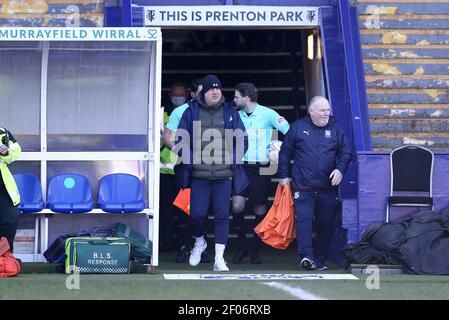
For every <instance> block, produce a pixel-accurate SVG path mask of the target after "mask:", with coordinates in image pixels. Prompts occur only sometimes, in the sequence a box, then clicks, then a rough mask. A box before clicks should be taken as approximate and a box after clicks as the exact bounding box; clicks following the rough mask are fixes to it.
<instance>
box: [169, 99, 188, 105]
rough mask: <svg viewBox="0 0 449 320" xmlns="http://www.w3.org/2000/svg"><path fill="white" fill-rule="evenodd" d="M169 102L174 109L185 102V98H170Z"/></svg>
mask: <svg viewBox="0 0 449 320" xmlns="http://www.w3.org/2000/svg"><path fill="white" fill-rule="evenodd" d="M170 100H171V103H173V105H174V106H175V107H179V106H180V105H182V104H184V103H185V102H186V97H172V98H171V99H170Z"/></svg>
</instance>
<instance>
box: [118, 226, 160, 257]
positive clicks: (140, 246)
mask: <svg viewBox="0 0 449 320" xmlns="http://www.w3.org/2000/svg"><path fill="white" fill-rule="evenodd" d="M113 236H114V237H120V238H125V239H128V240H129V242H130V244H131V254H130V256H131V258H132V259H133V260H134V261H135V262H143V263H149V262H150V261H151V255H152V251H153V243H152V242H151V240H150V239H148V238H146V237H144V236H143V235H141V234H140V233H138V232H137V231H134V230H132V229H131V227H130V226H128V225H126V224H123V223H117V224H116V225H115V228H114V233H113Z"/></svg>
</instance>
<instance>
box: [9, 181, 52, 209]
mask: <svg viewBox="0 0 449 320" xmlns="http://www.w3.org/2000/svg"><path fill="white" fill-rule="evenodd" d="M14 180H15V181H16V184H17V187H18V188H19V193H20V204H19V210H20V212H21V213H33V212H39V211H41V210H42V209H44V207H45V204H44V198H43V197H42V189H41V183H40V181H39V179H38V178H37V177H36V176H34V175H32V174H29V173H18V174H14Z"/></svg>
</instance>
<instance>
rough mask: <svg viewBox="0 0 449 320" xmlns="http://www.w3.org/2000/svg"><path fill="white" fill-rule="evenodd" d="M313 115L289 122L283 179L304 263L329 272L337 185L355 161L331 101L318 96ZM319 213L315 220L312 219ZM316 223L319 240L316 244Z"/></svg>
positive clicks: (282, 153) (280, 171)
mask: <svg viewBox="0 0 449 320" xmlns="http://www.w3.org/2000/svg"><path fill="white" fill-rule="evenodd" d="M308 112H309V114H308V115H307V116H306V117H304V118H302V119H299V120H297V121H296V122H295V123H293V125H291V126H290V130H289V131H288V132H287V135H286V136H285V137H284V141H283V143H282V147H281V151H280V153H279V169H278V175H279V178H280V181H279V183H280V184H281V185H286V184H288V183H289V181H290V180H289V164H290V161H291V160H294V165H293V170H292V175H291V176H292V186H291V187H292V191H293V198H294V201H295V213H296V239H297V241H298V254H299V257H300V266H301V267H302V268H304V269H308V270H310V269H317V270H326V269H327V266H326V264H325V258H326V255H327V252H328V251H329V242H330V237H331V235H332V228H333V226H334V220H335V215H336V210H337V204H338V201H339V198H338V185H339V184H340V182H341V179H342V177H343V174H344V173H345V171H346V169H347V168H348V165H349V163H350V162H351V158H352V156H351V153H350V150H349V147H348V142H347V139H346V137H345V134H344V131H343V129H342V128H341V127H340V126H339V125H338V124H337V122H336V121H335V119H334V118H333V117H332V116H331V108H330V104H329V101H328V100H327V99H326V98H324V97H321V96H316V97H314V98H313V99H312V100H311V101H310V103H309V108H308ZM314 217H315V219H313V218H314ZM312 227H315V231H316V238H315V239H314V241H313V245H312Z"/></svg>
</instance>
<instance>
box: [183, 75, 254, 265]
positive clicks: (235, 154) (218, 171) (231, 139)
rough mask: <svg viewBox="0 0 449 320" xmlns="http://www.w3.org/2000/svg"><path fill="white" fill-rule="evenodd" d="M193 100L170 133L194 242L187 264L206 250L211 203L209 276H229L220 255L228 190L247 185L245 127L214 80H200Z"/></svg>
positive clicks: (226, 229) (225, 234)
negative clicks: (212, 251) (243, 161)
mask: <svg viewBox="0 0 449 320" xmlns="http://www.w3.org/2000/svg"><path fill="white" fill-rule="evenodd" d="M202 85H203V89H202V90H201V92H200V94H199V96H198V99H197V101H195V102H194V103H193V104H191V106H190V108H187V109H186V110H185V111H184V113H183V115H182V117H181V120H180V122H179V126H178V129H177V131H176V135H177V137H178V138H177V144H176V146H175V149H178V150H179V155H180V159H181V165H182V173H183V183H182V187H183V188H186V187H190V188H191V196H190V224H191V226H192V233H193V235H194V237H195V245H194V247H193V249H192V251H191V254H190V258H189V264H190V265H191V266H196V265H198V264H199V263H200V260H201V254H202V253H203V251H204V250H206V247H207V243H206V241H205V240H204V233H205V220H206V218H207V211H208V208H209V205H210V204H211V203H212V206H213V213H214V221H215V262H214V271H229V268H228V267H227V265H226V262H225V261H224V258H223V254H224V250H225V247H226V244H227V241H228V235H229V204H230V198H231V188H232V187H233V188H234V189H235V190H238V192H240V191H242V190H243V189H244V188H246V186H247V185H248V180H247V178H246V175H245V172H244V170H243V167H242V165H241V164H238V162H240V163H241V159H242V158H243V155H244V154H245V152H246V150H247V147H248V138H247V136H246V131H245V126H244V125H243V122H242V121H241V119H240V116H239V114H238V112H237V111H235V110H234V109H233V107H232V105H231V104H230V103H228V102H225V99H224V97H223V95H222V93H221V84H220V81H219V80H218V78H217V77H216V76H214V75H208V76H206V77H205V78H204V79H203V82H202Z"/></svg>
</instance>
